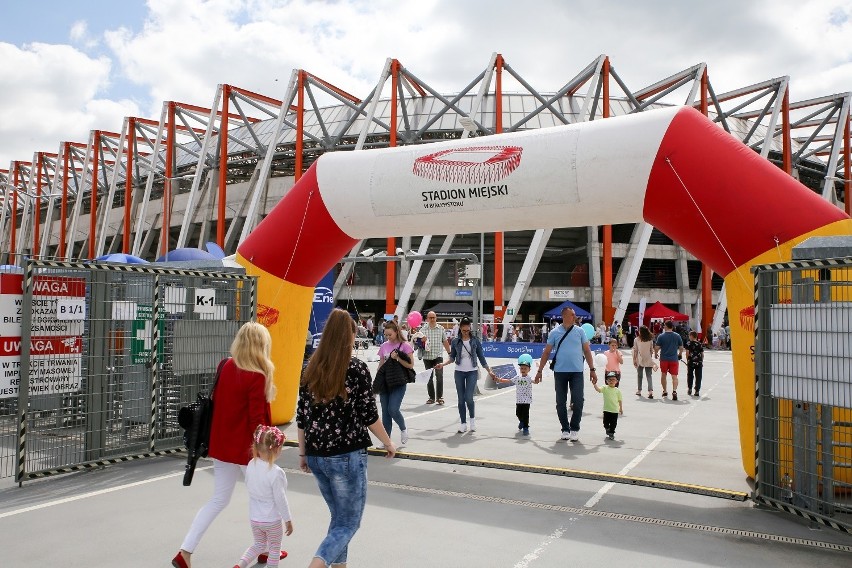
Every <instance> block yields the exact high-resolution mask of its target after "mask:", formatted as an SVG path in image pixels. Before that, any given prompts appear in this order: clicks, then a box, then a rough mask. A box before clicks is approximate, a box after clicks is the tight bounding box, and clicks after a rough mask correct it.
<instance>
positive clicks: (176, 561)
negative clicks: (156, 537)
mask: <svg viewBox="0 0 852 568" xmlns="http://www.w3.org/2000/svg"><path fill="white" fill-rule="evenodd" d="M172 566H174V567H175V568H189V564H187V563H186V560H184V559H183V555H182V554H181V553H180V550H178V553H177V554H175V557H174V558H172Z"/></svg>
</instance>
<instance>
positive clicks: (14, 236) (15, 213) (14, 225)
mask: <svg viewBox="0 0 852 568" xmlns="http://www.w3.org/2000/svg"><path fill="white" fill-rule="evenodd" d="M6 195H9V194H8V193H7V194H6ZM11 216H12V237H11V239H10V240H9V255H10V258H11V259H12V260H11V262H10V264H13V263H15V262H16V261H15V260H14V259H15V247H16V245H17V241H18V162H12V215H11Z"/></svg>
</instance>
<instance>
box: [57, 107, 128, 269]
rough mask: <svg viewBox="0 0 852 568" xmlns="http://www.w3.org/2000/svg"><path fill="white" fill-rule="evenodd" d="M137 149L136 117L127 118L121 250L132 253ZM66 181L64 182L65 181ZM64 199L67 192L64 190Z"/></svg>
mask: <svg viewBox="0 0 852 568" xmlns="http://www.w3.org/2000/svg"><path fill="white" fill-rule="evenodd" d="M135 150H136V119H135V118H133V117H130V118H128V119H127V160H126V166H125V175H124V227H123V228H122V230H121V232H122V235H121V252H123V253H124V254H130V214H131V204H132V203H133V152H134V151H135ZM63 183H64V182H63ZM62 195H63V199H64V198H65V193H64V191H63V194H62Z"/></svg>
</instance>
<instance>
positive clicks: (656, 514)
mask: <svg viewBox="0 0 852 568" xmlns="http://www.w3.org/2000/svg"><path fill="white" fill-rule="evenodd" d="M375 351H376V349H375V348H371V349H369V350H368V351H366V352H361V356H362V357H363V358H364V359H365V360H370V359H374V358H375V357H374V355H375ZM510 361H511V360H508V359H506V360H498V359H495V360H492V361H491V363H492V364H499V363H506V362H510ZM705 361H706V363H705V371H704V386H703V388H702V392H701V398H700V399H696V398H693V397H690V396H687V395H686V388H685V387H686V385H685V382H686V381H685V377H684V380H683V381H682V384H683V386H681V387H680V388H679V389H678V392H679V394H680V395H681V396H680V400H678V401H677V402H674V401H671V399H668V400H664V399H661V398H660V397H659V396H657V398H655V399H653V400H648V399H647V398H644V397H643V398H639V397H636V396H635V395H634V392H635V390H636V388H635V387H636V379H635V373H634V371H633V368H632V363H631V362H630V357H629V353H628V352H627V351H625V363H626V364H625V372H624V376H623V378H622V383H621V390H622V393H623V398H624V416H623V417H621V418H620V419H619V423H618V430H617V432H616V435H615V440H607V439H606V437H605V434H604V430H603V425H602V422H601V420H602V399H601V397H600V395H598V394H597V393H596V392H595V391H594V389H592V388H591V385H588V384H587V387H586V390H585V398H586V402H585V409H584V412H583V420H582V427H581V432H580V440H579V442H567V441H562V440H560V439H559V438H560V429H559V423H558V421H557V419H556V411H555V406H554V390H553V383H552V380H550V379H551V377H548V376H545V380H544V382H543V383H542V384H540V385H536V386H535V387H534V389H533V391H534V394H533V403H532V409H531V431H530V436H523V435H522V434H521V433H520V432H519V431H518V430H517V419H516V418H515V395H514V388H513V387H510V388H504V389H499V390H489V389H488V388H486V384H485V381H480V388H481V390H482V395H480V396H478V397H477V399H476V421H477V431H476V432H472V433H471V432H469V433H466V434H459V433H457V431H456V430H457V425H458V421H459V417H458V411H457V406H456V395H455V387H454V384H453V381H452V369H451V368H449V369H447V371H446V375H447V378H448V380H447V381H446V384H445V390H444V398H445V399H446V401H447V404H446V405H444V406H437V405H427V404H426V399H427V395H426V388H425V385H421V384H413V385H409V387H408V392H407V394H406V397H405V400H404V403H403V413H404V415H405V418H406V421H407V426H408V429H409V432H410V440H409V442H408V444H407V447H406V448H404V449H403V450H404V451H407V452H412V453H417V454H424V455H428V456H446V457H447V460H449V461H455V462H462V461H463V462H465V463H475V462H477V461H485V460H487V461H488V462H489V463H493V462H496V465H497V466H498V467H499V466H501V464H513V465H512V466H511V467H510V466H506V467H507V469H494V468H485V467H479V466H471V465H459V463H441V461H440V459H437V458H436V461H419V460H418V461H415V460H409V459H391V460H388V459H385V458H383V457H380V456H371V457H370V458H369V478H370V487H369V490H368V499H367V508H366V512H365V515H364V519H363V523H362V525H361V529H360V531H359V532H358V534H357V535H356V536H355V538H354V540H353V541H352V544H351V545H350V552H349V566H352V567H411V568H420V567H427V566H428V567H433V566H442V567H462V566H472V567H503V566H506V567H513V568H527V567H529V568H545V567H557V566H558V567H562V566H569V565H572V566H611V565H613V564H620V565H625V566H653V567H654V568H661V567H665V566H678V567H684V566H770V565H771V566H802V565H819V566H823V567H827V566H844V567H848V566H850V565H852V537H850V536H848V535H845V534H843V533H839V532H836V531H834V530H832V529H828V528H821V527H815V526H811V525H809V524H808V523H807V522H803V521H802V520H800V519H796V518H792V517H791V516H789V515H787V514H784V513H781V512H777V511H774V510H769V509H765V508H757V507H754V506H753V505H752V504H751V503H750V502H749V501H736V500H731V499H724V498H720V497H708V496H703V495H696V494H693V493H690V492H688V491H681V490H677V491H672V490H663V489H657V488H651V487H645V486H637V485H634V484H631V483H629V482H625V483H612V482H606V481H598V480H594V479H589V478H588V477H589V476H586V477H583V476H582V475H581V474H582V473H583V472H585V473H587V474H589V475H590V476H591V477H594V473H595V472H600V473H605V474H614V475H615V476H624V477H623V478H619V479H624V480H625V481H629V479H630V478H633V477H638V478H643V479H652V480H653V479H655V480H662V481H667V482H676V483H677V484H684V485H698V486H704V487H710V488H720V489H724V490H727V491H729V492H744V493H748V492H750V491H751V487H750V485H749V480H748V479H747V478H746V475H745V473H744V472H743V468H742V464H741V459H740V447H739V436H738V425H737V413H736V408H735V402H734V388H733V376H732V364H731V357H730V352H727V351H710V352H707V354H706V359H705ZM369 365H370V366H371V368H372V369H375V367H376V362H375V361H372V362H370V363H369ZM417 368H418V369H420V368H422V364H421V363H418V365H417ZM655 380H657V381H658V382H659V374H658V373H657V374H655ZM655 391H656V392H655V394H656V395H659V391H660V387H659V384H658V385H657V386H656V388H655ZM282 429H283V430H284V431H285V432H286V434H287V436H288V438H291V439H295V425H286V426H284V427H282ZM393 438H394V440H395V441H398V440H399V432H398V431H397V430H396V428H395V429H394V433H393ZM183 462H184V457H183V456H182V455H176V456H169V457H162V458H154V459H148V460H140V461H135V462H130V463H126V464H120V465H114V466H110V467H106V468H102V469H98V470H92V471H86V472H81V473H76V474H67V475H61V476H57V477H53V478H48V479H41V480H35V481H28V482H25V483H24V485H23V487H18V486H17V485H15V484H13V483H12V482H11V481H10V480H0V551H2V552H0V565H2V566H4V567H5V566H9V567H27V566H33V567H35V566H63V567H69V568H70V567H77V566H80V567H82V566H138V567H146V568H147V567H156V566H169V562H170V559H171V557H172V556H173V555H174V554H175V552H176V551H177V549H178V547H179V546H180V543H181V540H182V539H183V536H184V533H185V532H186V530H187V528H188V527H189V524H190V522H191V521H192V518H193V516H194V515H195V513H196V511H197V510H198V508H199V507H200V506H201V505H202V504H203V503H204V502H205V500H206V499H207V498H208V497H209V495H210V493H211V491H212V469H211V467H210V462H209V461H202V462H200V463H199V470H198V471H197V472H196V475H195V480H194V482H193V484H192V486H191V487H189V488H187V487H183V486H182V485H181V478H182V474H183V473H182V472H183ZM297 463H298V462H297V456H296V451H295V450H294V449H292V448H291V449H287V450H286V451H285V452H284V453H283V454H282V457H281V459H280V461H279V464H280V465H281V466H282V467H283V468H285V471H287V475H288V479H289V491H288V497H289V500H290V506H291V509H292V511H293V514H294V528H295V531H294V533H293V535H292V536H290V537H285V542H284V548H286V549H287V550H288V551H289V553H290V556H289V558H288V559H286V560H284V561H282V564H281V565H282V566H306V565H307V564H308V563H309V562H310V559H311V557H312V556H313V553H314V551H315V550H316V547H317V545H318V544H319V542H320V541H321V540H322V538H323V536H324V535H325V530H326V527H327V524H328V510H327V508H326V506H325V503H324V502H323V500H322V498H321V496H320V494H319V491H318V490H317V486H316V483H315V482H314V480H313V478H312V477H311V476H310V475H306V474H303V473H301V472H299V471H298V470H297ZM524 466H529V467H527V468H526V469H535V468H540V469H545V470H547V471H551V473H552V472H554V471H556V470H558V469H562V470H567V472H564V473H567V474H568V475H547V474H542V473H530V472H528V471H515V470H512V469H511V468H512V467H517V468H521V469H523V468H524ZM572 471H575V472H581V474H578V475H581V477H573V476H571V472H572ZM247 512H248V505H247V495H246V493H245V490H244V488H243V487H242V486H238V488H237V490H236V491H235V494H234V498H233V500H232V502H231V504H230V506H229V507H228V508H227V509H226V510H225V511H224V512H223V513H222V515H220V517H219V518H218V519H217V520H216V521H215V522H214V523H213V525H212V527H211V528H210V531H209V532H208V533H207V535H206V536H205V538H204V539H203V540H202V542H201V544H200V546H199V548H198V549H197V551H196V553H195V554H194V555H193V566H195V567H196V568H198V567H202V568H203V567H214V566H220V567H230V566H233V565H234V564H235V563H236V561H237V560H238V559H239V557H240V555H241V554H242V552H243V550H244V549H245V548H246V547H247V546H248V545H249V544H250V540H251V532H250V529H249V524H248V520H247Z"/></svg>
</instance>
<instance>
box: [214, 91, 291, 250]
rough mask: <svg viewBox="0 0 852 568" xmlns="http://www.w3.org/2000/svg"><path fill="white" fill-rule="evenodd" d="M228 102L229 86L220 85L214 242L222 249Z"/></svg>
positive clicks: (223, 240)
mask: <svg viewBox="0 0 852 568" xmlns="http://www.w3.org/2000/svg"><path fill="white" fill-rule="evenodd" d="M300 92H301V91H300ZM230 103H231V86H230V85H222V118H221V119H220V120H219V210H218V215H217V217H216V244H217V245H219V246H220V247H221V248H222V249H223V250H224V249H225V206H226V205H227V204H228V190H227V184H228V113H229V112H230V108H229V107H230V106H231V105H230ZM300 132H301V130H300ZM299 139H301V136H299ZM296 179H299V178H296ZM234 221H236V219H232V220H231V222H232V223H233V222H234Z"/></svg>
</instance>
